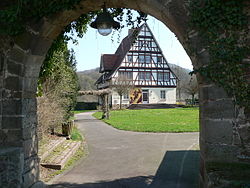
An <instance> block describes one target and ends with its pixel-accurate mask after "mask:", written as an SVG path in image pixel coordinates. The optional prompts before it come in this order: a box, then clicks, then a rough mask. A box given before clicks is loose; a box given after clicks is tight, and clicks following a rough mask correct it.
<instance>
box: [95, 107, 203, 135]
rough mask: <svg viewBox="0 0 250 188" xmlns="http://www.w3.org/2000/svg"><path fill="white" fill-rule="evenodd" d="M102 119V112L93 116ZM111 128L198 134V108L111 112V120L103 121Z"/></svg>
mask: <svg viewBox="0 0 250 188" xmlns="http://www.w3.org/2000/svg"><path fill="white" fill-rule="evenodd" d="M93 116H94V117H96V118H97V119H101V116H102V112H96V113H94V114H93ZM103 121H104V122H106V123H108V124H110V125H111V126H113V127H115V128H117V129H121V130H128V131H138V132H197V131H199V109H198V108H169V109H143V110H117V111H111V113H110V119H109V120H103Z"/></svg>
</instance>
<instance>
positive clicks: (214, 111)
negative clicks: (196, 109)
mask: <svg viewBox="0 0 250 188" xmlns="http://www.w3.org/2000/svg"><path fill="white" fill-rule="evenodd" d="M234 116H235V113H234V106H233V103H232V101H231V100H230V99H222V100H217V101H205V102H203V103H202V105H201V106H200V117H201V118H207V119H208V118H210V119H221V120H223V119H232V118H233V117H234Z"/></svg>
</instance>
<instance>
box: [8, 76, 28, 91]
mask: <svg viewBox="0 0 250 188" xmlns="http://www.w3.org/2000/svg"><path fill="white" fill-rule="evenodd" d="M22 86H23V79H22V77H19V76H8V77H7V78H5V79H4V87H5V88H6V89H8V90H12V91H21V90H22Z"/></svg>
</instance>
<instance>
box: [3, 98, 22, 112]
mask: <svg viewBox="0 0 250 188" xmlns="http://www.w3.org/2000/svg"><path fill="white" fill-rule="evenodd" d="M2 115H22V100H21V99H2Z"/></svg>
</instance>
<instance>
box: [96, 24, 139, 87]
mask: <svg viewBox="0 0 250 188" xmlns="http://www.w3.org/2000/svg"><path fill="white" fill-rule="evenodd" d="M142 27H143V25H142V26H141V27H139V28H137V29H131V30H130V32H129V34H128V36H126V37H125V38H124V39H123V40H122V42H121V44H120V45H119V47H118V48H117V50H116V52H115V54H114V55H113V57H111V56H112V55H111V54H104V55H108V56H107V57H105V58H107V59H105V60H104V61H103V62H104V63H105V64H106V63H107V65H104V64H103V68H104V69H105V67H108V68H110V67H111V65H113V66H112V70H110V72H109V73H108V74H107V75H106V76H105V80H108V79H110V78H111V76H112V75H113V73H114V72H115V71H116V70H117V69H118V68H119V67H120V65H121V63H122V60H123V59H124V57H125V56H126V54H127V52H128V51H129V50H130V48H131V47H132V45H133V43H134V41H135V40H136V38H137V36H138V33H139V31H140V30H141V28H142ZM102 58H103V57H102ZM108 58H110V59H111V61H112V62H110V63H108ZM114 59H115V61H114ZM101 61H102V60H101ZM101 69H102V67H100V70H101ZM102 78H103V77H102V76H101V77H100V78H99V79H98V80H97V82H96V84H98V83H100V82H101V81H102Z"/></svg>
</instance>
